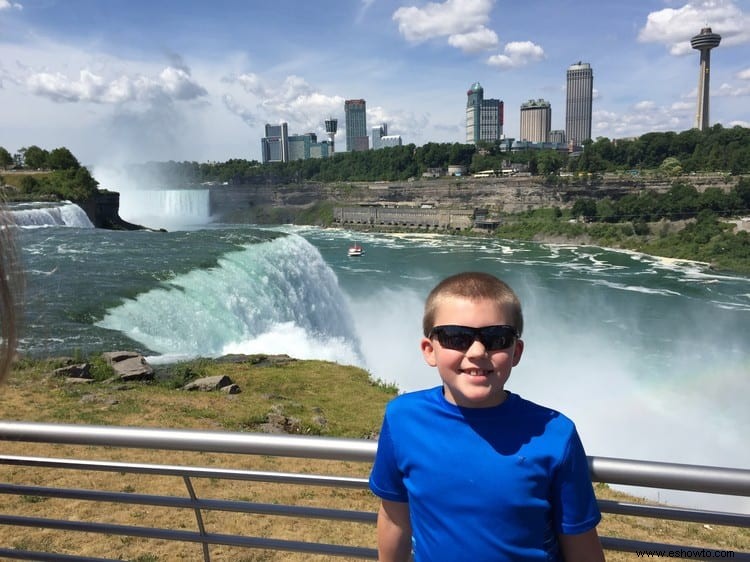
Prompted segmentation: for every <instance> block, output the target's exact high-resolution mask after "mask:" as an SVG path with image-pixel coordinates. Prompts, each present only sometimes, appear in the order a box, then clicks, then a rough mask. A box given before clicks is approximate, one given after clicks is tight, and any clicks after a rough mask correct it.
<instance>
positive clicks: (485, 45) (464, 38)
mask: <svg viewBox="0 0 750 562" xmlns="http://www.w3.org/2000/svg"><path fill="white" fill-rule="evenodd" d="M498 43H499V40H498V38H497V33H495V32H494V31H492V30H491V29H487V28H486V27H484V26H480V27H479V28H477V29H475V30H474V31H469V32H468V33H461V34H457V35H451V36H450V37H448V44H449V45H450V46H451V47H456V48H458V49H461V50H462V51H463V52H464V53H477V52H479V51H486V50H488V49H494V48H495V47H497V45H498Z"/></svg>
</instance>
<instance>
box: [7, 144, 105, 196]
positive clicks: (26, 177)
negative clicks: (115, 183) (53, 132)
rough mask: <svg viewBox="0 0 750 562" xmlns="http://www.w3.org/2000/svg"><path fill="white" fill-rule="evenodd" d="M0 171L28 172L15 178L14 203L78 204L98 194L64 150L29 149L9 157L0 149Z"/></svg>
mask: <svg viewBox="0 0 750 562" xmlns="http://www.w3.org/2000/svg"><path fill="white" fill-rule="evenodd" d="M0 167H2V168H3V169H6V170H7V169H13V170H16V171H25V172H28V173H26V174H23V175H21V176H19V177H18V178H14V179H15V180H16V181H14V182H13V186H14V187H15V190H16V192H15V193H14V194H13V195H12V196H13V198H14V199H27V200H47V199H58V200H70V201H75V202H81V201H86V200H87V199H89V198H90V197H91V196H93V195H94V194H96V193H97V191H98V186H99V182H97V181H96V180H95V179H94V178H93V176H92V175H91V173H90V172H89V171H88V169H87V168H85V167H84V166H81V164H80V163H79V162H78V159H77V158H76V157H75V156H73V153H72V152H70V150H68V149H67V148H65V147H60V148H55V149H54V150H51V151H47V150H45V149H43V148H39V147H38V146H36V145H32V146H29V147H25V148H21V149H20V150H19V151H18V152H17V153H16V154H15V155H11V154H10V152H8V150H7V149H6V148H4V147H2V146H0ZM33 172H40V173H33ZM0 179H2V178H0ZM4 183H5V181H0V186H2V185H3V184H4Z"/></svg>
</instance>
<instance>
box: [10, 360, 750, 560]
mask: <svg viewBox="0 0 750 562" xmlns="http://www.w3.org/2000/svg"><path fill="white" fill-rule="evenodd" d="M94 363H95V364H96V374H95V376H97V378H98V379H105V378H106V377H107V376H108V372H107V370H106V368H104V367H103V365H102V362H101V361H95V362H94ZM58 365H59V363H56V362H55V361H37V362H31V361H21V362H19V363H18V364H17V365H16V368H15V369H14V372H13V373H12V374H11V377H10V380H9V381H8V383H7V384H6V386H5V387H4V388H3V389H2V399H1V400H0V419H6V420H23V421H39V422H60V423H81V424H103V425H120V426H141V427H161V428H178V429H200V430H228V431H257V430H258V429H259V428H260V427H261V425H262V424H264V423H267V422H268V421H269V420H270V419H272V418H274V417H276V418H277V419H278V418H279V416H281V418H282V419H285V420H287V421H288V423H287V427H288V429H289V430H290V431H292V432H296V433H301V434H320V435H325V436H331V437H354V438H365V437H371V436H372V435H373V434H374V433H375V432H377V430H378V428H379V424H380V421H381V417H382V414H383V408H384V406H385V404H386V403H387V402H388V400H390V399H391V398H392V397H393V396H394V393H395V389H393V388H392V387H389V386H387V385H383V384H378V383H374V382H373V381H372V380H371V379H370V378H369V376H368V374H367V373H366V372H365V371H363V370H361V369H358V368H355V367H351V366H341V365H336V364H332V363H327V362H322V361H290V362H281V363H278V364H271V365H267V364H266V365H264V364H263V363H262V362H257V361H256V360H253V361H247V362H240V363H224V362H219V361H195V362H191V363H187V364H182V365H175V366H169V367H164V368H162V372H161V373H160V379H159V380H160V381H162V382H159V383H150V384H145V383H131V384H125V385H123V384H115V385H113V384H107V383H105V382H95V383H93V384H87V385H71V384H65V383H64V382H63V381H62V380H61V379H58V378H55V377H51V376H49V375H48V373H50V372H51V371H52V369H53V368H54V367H56V366H58ZM215 374H225V375H228V376H229V377H230V378H232V380H233V381H234V382H236V383H237V384H239V386H240V387H241V388H242V392H241V393H240V394H236V395H226V394H222V393H218V392H212V393H189V392H185V391H181V390H178V389H177V388H178V387H179V386H180V385H181V384H182V383H183V382H184V381H185V380H188V379H190V378H192V377H194V376H198V375H200V376H204V375H215ZM2 447H3V451H4V453H5V454H22V455H39V456H53V457H69V458H87V459H107V460H113V461H123V462H142V463H158V464H186V465H193V466H210V467H223V468H242V469H253V470H270V471H282V472H308V473H316V474H335V475H348V476H356V477H365V476H366V475H367V473H368V471H369V466H368V465H367V464H363V463H352V462H331V461H311V460H301V459H280V458H274V457H266V456H258V457H255V456H238V455H221V454H209V453H205V454H201V453H191V452H170V451H166V452H151V451H141V450H136V449H114V448H93V447H80V446H62V445H60V446H47V445H41V444H40V445H37V444H25V443H3V445H2ZM0 481H6V482H16V483H25V484H32V485H49V486H65V487H73V488H87V489H101V490H113V491H120V492H123V491H124V492H130V493H142V494H151V493H152V494H169V495H174V496H181V497H184V496H185V495H186V493H185V488H184V484H183V483H182V481H181V480H180V479H179V478H167V477H158V478H157V477H146V476H138V477H134V476H130V475H125V474H117V473H115V474H109V473H93V472H92V473H84V474H80V473H79V474H76V473H72V472H68V471H64V470H54V471H48V470H42V469H38V470H37V469H34V470H30V469H26V468H16V467H8V466H2V467H0ZM194 485H195V486H196V492H197V494H198V496H199V497H210V498H216V499H220V498H229V499H240V500H246V501H254V502H265V503H279V504H297V505H309V506H318V507H323V506H324V507H332V508H340V509H355V510H363V511H371V512H375V511H376V509H377V500H376V499H375V498H374V497H373V496H372V495H371V494H370V493H369V492H368V491H366V490H343V489H327V488H318V487H304V486H279V485H273V484H263V483H251V482H232V481H218V480H201V479H196V481H195V482H194ZM488 485H491V483H488ZM596 490H597V495H598V496H599V497H600V498H603V499H621V500H624V501H639V500H633V498H629V497H627V496H625V495H624V494H620V493H618V492H615V491H613V490H611V489H610V488H609V487H607V486H606V485H604V484H597V486H596ZM3 511H4V512H6V513H17V514H24V515H28V516H41V517H56V518H64V519H80V520H85V519H92V520H99V521H109V522H113V523H119V524H125V525H136V526H137V525H153V526H163V527H168V528H174V529H189V530H194V529H195V520H194V516H193V514H192V513H191V512H189V510H182V511H180V510H177V511H174V510H173V511H169V510H165V509H160V508H152V507H147V506H138V505H133V506H127V505H115V506H107V505H106V504H103V505H100V504H95V503H92V502H83V501H75V502H74V501H70V500H56V499H45V498H43V497H40V496H33V495H27V496H21V497H15V496H8V497H6V498H4V499H3ZM204 518H205V522H206V526H207V529H208V530H209V531H213V532H221V533H238V534H243V535H256V536H264V537H275V538H294V539H300V540H312V541H320V542H331V543H339V544H350V545H358V546H374V544H375V533H374V527H373V526H372V525H368V524H352V523H335V522H323V521H320V522H319V521H317V520H314V519H310V520H304V521H297V520H293V519H289V518H283V517H271V516H258V515H254V516H246V515H241V514H234V513H221V512H208V513H204ZM600 532H601V534H603V535H607V536H617V537H629V538H638V539H641V540H647V541H663V542H672V543H682V544H690V545H698V546H705V547H714V548H720V549H724V550H735V551H737V550H749V549H750V530H748V529H744V530H740V529H733V528H724V527H720V526H710V527H709V526H705V525H700V524H686V523H676V522H665V521H659V520H649V519H642V518H632V517H624V516H612V515H605V516H604V521H603V523H602V524H601V526H600ZM0 544H5V545H11V546H13V547H16V548H28V549H34V550H43V551H44V550H46V551H50V552H52V551H55V552H68V553H76V554H85V555H91V556H97V555H98V556H102V555H104V556H109V557H120V558H123V559H129V560H138V561H140V562H147V561H168V560H178V559H186V560H198V559H200V557H201V555H200V547H199V546H198V545H191V544H184V545H183V544H180V543H167V542H165V541H148V540H142V539H130V538H126V537H116V536H111V537H109V536H108V537H105V536H99V535H96V536H89V535H84V534H80V533H68V534H65V533H60V532H55V531H46V530H37V529H21V528H13V527H5V528H0ZM211 554H212V560H232V561H245V562H249V561H261V560H263V561H268V560H278V561H282V560H284V561H287V560H291V561H302V560H324V559H326V558H325V557H322V556H319V557H315V556H311V555H295V554H290V553H283V552H273V551H259V550H240V549H234V548H228V547H214V548H212V549H211ZM607 558H608V560H612V561H626V560H636V559H638V558H637V557H636V556H635V555H625V554H618V553H610V554H609V555H608V557H607ZM336 560H338V559H336Z"/></svg>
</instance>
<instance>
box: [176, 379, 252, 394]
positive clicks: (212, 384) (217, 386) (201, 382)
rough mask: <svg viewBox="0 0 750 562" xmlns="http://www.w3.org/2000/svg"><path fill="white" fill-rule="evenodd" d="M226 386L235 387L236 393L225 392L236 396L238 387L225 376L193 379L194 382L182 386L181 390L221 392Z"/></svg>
mask: <svg viewBox="0 0 750 562" xmlns="http://www.w3.org/2000/svg"><path fill="white" fill-rule="evenodd" d="M228 386H235V387H237V391H236V392H230V391H225V392H228V393H229V394H237V392H239V386H237V385H236V384H234V383H233V382H232V379H230V378H229V377H228V376H226V375H216V376H214V377H203V378H201V379H195V380H194V381H190V382H189V383H187V384H186V385H185V386H183V387H182V390H200V391H201V392H211V391H212V390H223V389H224V388H225V387H228Z"/></svg>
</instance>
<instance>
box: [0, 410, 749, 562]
mask: <svg viewBox="0 0 750 562" xmlns="http://www.w3.org/2000/svg"><path fill="white" fill-rule="evenodd" d="M0 441H18V442H27V443H46V444H66V445H87V446H102V447H108V448H113V447H124V448H138V449H153V450H161V451H165V450H170V451H197V452H204V453H234V454H245V455H266V456H274V457H298V458H308V459H322V460H336V461H355V462H362V463H371V462H372V461H373V459H374V455H375V451H376V448H377V442H375V441H369V440H359V439H338V438H322V437H306V436H304V437H303V436H292V435H271V434H255V433H231V432H218V431H185V430H162V429H146V428H128V427H111V426H82V425H62V424H44V423H20V422H2V421H0ZM0 465H12V466H19V467H33V468H44V469H52V470H63V469H65V470H76V471H103V472H116V473H122V474H140V475H160V476H173V477H179V478H181V479H182V480H183V482H184V485H185V490H186V495H185V496H184V497H176V496H169V495H159V494H135V493H128V492H116V491H101V490H89V489H78V488H64V487H45V486H38V485H21V484H15V483H14V484H11V483H0V494H3V495H8V494H11V495H17V496H28V497H42V498H59V499H64V500H65V499H67V500H86V501H93V502H115V503H121V504H128V505H148V506H155V507H163V508H170V509H187V510H192V512H193V513H194V517H195V530H193V531H189V530H178V529H165V528H158V527H149V526H132V525H119V524H113V523H102V522H94V521H83V520H77V519H76V520H64V519H52V518H41V517H29V516H24V515H13V514H9V513H3V509H2V508H0V525H8V526H19V527H31V528H44V529H55V530H61V531H79V532H88V533H102V534H108V535H120V536H128V537H140V538H152V539H166V540H170V541H186V542H192V543H198V544H200V545H201V546H202V552H203V559H204V560H205V561H206V562H208V561H210V560H211V554H210V547H211V546H212V545H226V546H235V547H247V548H257V549H266V550H282V551H289V552H299V553H309V554H322V555H329V556H341V557H347V558H350V559H376V558H377V552H376V551H375V549H374V548H372V547H368V546H348V545H340V544H327V543H319V542H305V541H299V540H289V539H276V538H264V537H257V536H243V535H236V534H221V533H214V532H209V531H208V530H207V529H206V525H205V524H204V512H207V511H225V512H236V513H247V514H262V515H276V516H279V515H280V516H288V517H296V518H315V519H322V520H329V521H341V522H343V521H346V522H354V523H367V524H374V523H375V521H376V514H375V513H374V512H369V511H355V510H349V509H332V508H328V507H310V506H301V505H279V504H276V503H257V502H249V501H240V500H225V499H221V500H217V499H208V498H202V497H198V495H197V494H196V492H195V489H194V486H193V481H194V480H195V479H199V478H209V479H217V480H222V481H224V480H241V481H254V482H265V483H275V484H281V485H306V486H325V487H331V488H349V489H367V479H366V478H357V477H350V476H330V475H315V474H305V473H285V472H267V471H254V470H240V469H231V468H205V467H197V466H181V465H159V464H139V463H127V462H112V461H101V460H85V459H66V458H48V457H33V456H17V455H0ZM589 467H590V471H591V476H592V479H593V480H594V481H595V482H606V483H608V484H622V485H634V486H645V487H653V488H666V489H673V490H688V491H696V492H706V493H710V494H729V495H734V496H745V497H750V470H740V469H729V468H719V467H709V466H694V465H680V464H671V463H658V462H647V461H636V460H625V459H613V458H604V457H589ZM2 503H6V502H2ZM0 505H2V504H0ZM599 506H600V509H601V510H602V512H604V513H612V514H620V515H629V516H638V517H651V518H658V519H669V520H678V521H689V522H696V523H702V524H716V525H729V526H733V527H750V515H746V514H739V513H726V512H717V511H706V510H696V509H687V508H678V507H667V506H661V505H648V504H635V503H625V502H618V501H611V500H599ZM602 544H603V546H604V548H605V549H610V550H618V551H625V552H641V553H642V552H648V551H652V552H656V551H669V550H672V551H678V552H680V555H681V557H683V558H692V559H694V560H713V559H715V558H719V557H731V558H732V560H746V561H750V552H728V551H719V550H714V549H707V548H700V547H691V546H686V545H675V544H665V543H656V542H644V541H638V540H632V539H624V538H612V537H602ZM728 555H731V556H728ZM0 556H4V557H6V558H8V559H22V560H51V559H54V560H61V561H67V560H70V561H73V560H75V561H78V562H80V561H89V560H97V561H100V560H112V559H106V558H91V557H85V556H75V555H65V554H54V555H52V556H51V555H50V553H48V552H36V551H28V550H21V549H11V548H8V547H7V546H6V545H2V544H0Z"/></svg>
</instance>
